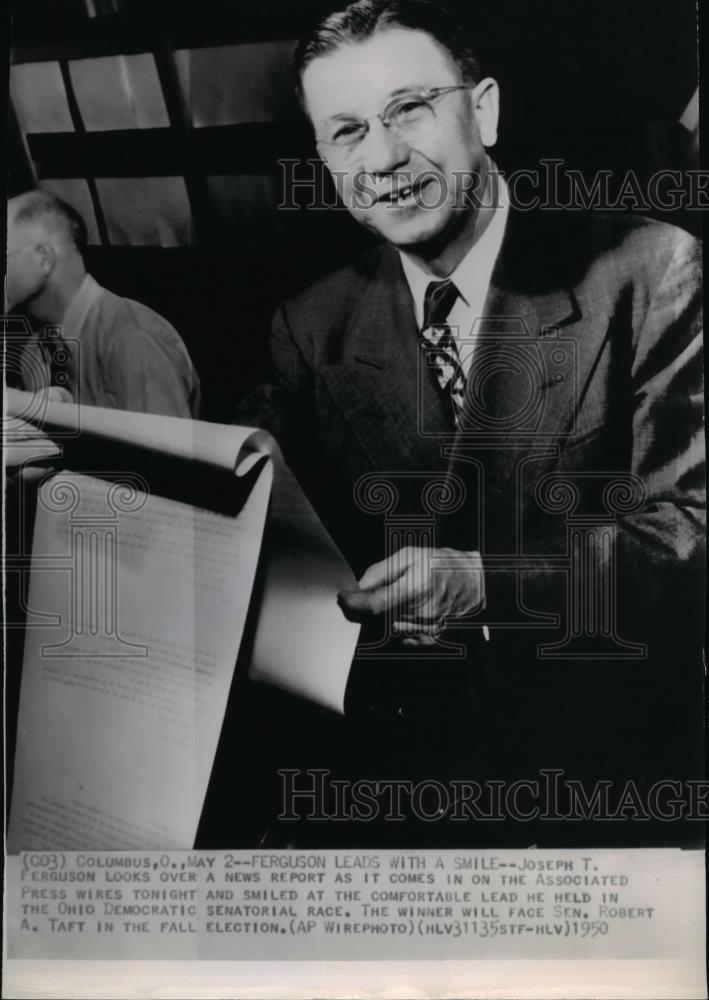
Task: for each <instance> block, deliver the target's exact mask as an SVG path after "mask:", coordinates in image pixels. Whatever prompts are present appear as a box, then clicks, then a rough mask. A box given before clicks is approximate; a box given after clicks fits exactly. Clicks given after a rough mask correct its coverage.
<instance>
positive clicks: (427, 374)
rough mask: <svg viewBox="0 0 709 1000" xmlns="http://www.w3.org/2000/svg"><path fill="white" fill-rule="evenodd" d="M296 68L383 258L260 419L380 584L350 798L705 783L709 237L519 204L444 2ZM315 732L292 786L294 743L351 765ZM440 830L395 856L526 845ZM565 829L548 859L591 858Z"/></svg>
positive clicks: (328, 36) (245, 415) (400, 7)
mask: <svg viewBox="0 0 709 1000" xmlns="http://www.w3.org/2000/svg"><path fill="white" fill-rule="evenodd" d="M296 69H297V72H298V80H299V94H300V97H301V100H302V104H303V107H304V109H305V111H306V113H307V115H308V117H309V119H310V121H311V123H312V125H313V129H314V132H315V137H316V142H317V148H318V151H319V153H320V155H321V157H322V158H323V159H324V160H325V162H326V163H327V166H328V167H329V169H330V170H331V172H332V174H333V178H334V180H335V183H336V185H337V189H338V192H339V195H340V197H341V199H342V201H343V202H344V204H345V205H346V206H347V208H348V209H349V211H350V212H351V213H352V215H353V216H354V217H355V218H356V219H357V220H358V221H359V222H360V223H362V224H363V225H364V226H366V227H368V228H369V229H371V230H373V231H374V232H376V233H378V234H379V235H380V236H381V237H382V238H383V241H384V242H383V244H382V245H381V246H380V247H378V248H377V249H376V250H375V251H374V252H372V253H370V254H369V255H367V256H366V257H364V258H363V259H360V260H358V261H356V262H355V263H354V264H352V265H351V266H350V267H348V268H345V269H344V270H343V271H340V272H338V273H337V274H334V275H332V276H329V277H327V278H325V279H324V280H322V281H321V282H319V283H318V284H317V285H315V286H314V287H313V288H311V289H309V290H308V291H306V292H305V293H304V294H302V295H300V296H299V297H297V298H296V299H294V300H293V301H290V302H287V303H285V304H284V305H283V306H281V307H280V308H279V310H278V311H277V314H276V318H275V321H274V325H273V330H272V336H271V359H272V375H271V378H270V380H269V381H268V382H267V383H266V384H264V385H262V386H260V387H259V388H258V389H257V390H256V391H255V392H254V393H253V394H252V395H251V396H250V397H249V398H247V400H245V401H244V403H243V404H242V407H241V408H240V415H239V419H240V421H242V422H245V423H246V422H248V421H256V422H258V423H259V424H260V425H262V426H265V427H267V428H268V429H269V430H270V431H271V432H272V433H273V434H274V436H275V437H276V438H277V440H278V441H279V442H280V444H281V446H282V448H283V450H284V453H285V456H286V458H287V460H288V461H289V463H290V464H291V465H292V467H293V468H294V469H295V470H296V472H297V473H298V475H299V477H300V478H301V480H302V482H303V483H304V485H305V486H306V488H307V489H308V490H309V492H310V494H311V497H312V499H313V501H314V504H315V506H316V508H317V509H318V511H319V513H320V514H321V516H322V518H323V520H324V522H325V524H326V525H327V527H328V528H329V529H330V531H331V533H332V534H333V537H334V538H335V540H336V541H337V542H338V544H339V545H340V546H341V548H342V549H343V551H344V553H345V555H346V556H347V557H348V558H349V559H350V561H351V563H352V565H353V567H354V569H355V571H356V572H357V574H358V579H359V586H358V589H356V590H355V591H352V592H346V593H343V594H341V595H340V598H339V600H340V604H341V607H342V610H343V613H344V614H346V615H347V616H348V617H351V618H354V619H356V620H359V621H361V622H362V623H363V626H364V627H363V633H362V643H361V646H360V653H359V656H358V658H357V660H356V662H355V665H354V667H353V671H352V674H351V679H350V685H349V691H348V719H347V721H346V722H345V723H344V724H343V727H342V729H341V731H340V733H339V735H337V736H336V737H334V738H335V739H336V741H337V746H338V748H339V749H338V751H337V753H338V754H339V760H340V763H341V770H340V771H337V768H335V769H334V770H335V772H336V773H340V774H344V775H345V776H347V775H349V776H351V777H352V776H354V777H357V776H358V777H362V776H365V777H371V778H375V777H376V776H377V775H378V776H379V777H381V776H382V775H388V776H389V777H401V776H402V775H404V774H407V775H409V776H412V775H413V776H414V778H418V779H422V778H423V777H425V776H428V777H432V776H433V777H436V776H437V777H438V778H443V777H445V778H446V779H450V778H460V779H465V778H473V777H475V778H480V777H483V776H493V775H497V776H498V777H500V778H501V779H502V780H503V783H506V787H508V786H509V783H510V782H512V781H513V780H519V779H526V778H529V777H530V772H534V769H535V768H537V769H538V768H547V769H555V768H556V769H559V770H562V769H563V770H565V771H566V772H567V773H571V774H575V775H576V776H577V777H580V778H581V779H583V780H588V781H590V782H592V781H593V780H595V779H597V778H600V777H603V776H610V777H611V778H615V779H616V780H620V778H624V779H627V778H634V779H637V780H638V781H642V780H644V781H645V782H646V783H651V782H652V781H653V780H654V779H656V778H658V777H662V778H668V779H673V778H676V779H681V778H683V777H686V776H687V775H688V774H689V773H690V772H691V773H694V772H692V768H694V767H695V765H697V762H698V760H700V747H699V744H698V742H697V740H698V738H699V734H700V726H701V721H700V720H701V710H700V690H701V688H700V673H701V671H700V666H699V659H698V657H697V655H696V654H697V647H698V641H699V637H700V634H701V613H700V610H699V609H700V608H701V581H702V555H701V546H702V538H703V523H704V522H703V509H704V508H703V484H704V480H703V449H702V437H701V363H700V343H701V340H700V337H701V332H700V331H701V326H700V305H701V300H700V291H699V288H700V286H699V253H698V248H697V245H696V243H695V241H694V240H693V239H692V238H691V237H690V236H689V235H687V234H686V233H684V232H682V231H680V230H677V229H675V228H673V227H670V226H666V225H664V224H660V223H653V222H649V221H647V220H644V219H639V218H635V219H629V218H622V217H607V218H593V217H580V216H573V217H572V218H571V219H569V218H561V217H558V216H557V215H556V214H553V215H549V216H548V217H544V216H542V217H541V218H535V217H533V216H532V214H530V213H525V212H522V211H518V210H516V209H515V207H514V206H510V205H509V204H508V200H507V196H506V189H505V184H504V180H503V179H502V177H501V176H500V174H499V173H498V172H497V170H496V169H495V166H494V163H493V161H492V160H491V159H490V157H489V154H488V149H489V148H490V147H492V146H493V145H494V143H495V141H496V131H497V118H498V88H497V84H496V82H495V81H494V80H493V79H492V78H490V77H484V76H482V74H481V73H480V70H479V68H478V65H477V62H476V59H475V57H474V55H473V53H472V52H471V50H470V48H469V46H468V44H467V42H466V40H465V39H464V37H463V35H462V33H461V32H460V31H459V29H458V28H457V26H456V25H455V24H454V23H453V22H452V20H451V19H450V17H449V16H448V15H447V14H446V12H445V11H444V10H442V9H441V8H440V7H439V6H438V5H436V4H430V3H427V2H423V0H400V2H397V0H357V2H355V3H353V4H351V5H350V6H349V7H347V8H346V9H344V10H342V11H338V12H336V13H334V14H331V15H328V16H327V17H326V18H324V19H323V20H322V21H321V22H320V24H319V25H318V26H317V27H316V28H315V29H314V31H313V33H312V34H311V35H310V36H309V37H308V38H307V39H305V40H304V41H303V42H302V43H301V45H300V46H299V49H298V50H297V54H296ZM323 641H327V638H326V637H323ZM670 663H672V664H673V667H672V669H671V670H670V667H669V664H670ZM283 718H284V719H286V720H288V718H291V719H295V718H297V713H294V712H292V710H291V709H290V708H288V707H286V708H285V710H284V711H283ZM285 725H287V722H286V723H285ZM323 725H327V726H328V727H329V726H330V725H331V723H329V722H328V723H323ZM659 727H662V729H661V732H662V737H659V736H658V731H659ZM302 732H303V728H302V725H301V724H300V723H295V722H294V723H293V724H292V725H291V727H290V728H289V729H288V735H287V737H286V738H284V740H283V743H282V746H281V749H280V750H279V751H278V752H276V753H274V757H273V760H274V766H288V764H287V759H288V757H287V753H288V751H287V750H286V749H285V747H286V746H288V747H290V749H291V751H292V753H293V755H294V756H293V757H292V758H291V759H296V758H297V759H299V760H302V761H304V762H307V765H308V766H309V767H311V768H312V767H317V766H322V767H329V766H330V760H329V759H328V752H326V751H324V750H323V749H322V746H323V742H324V741H325V740H327V742H328V747H329V750H330V751H332V746H333V744H332V739H331V737H332V734H331V732H330V730H329V729H328V733H327V736H323V731H322V730H318V729H317V727H314V728H311V729H310V732H311V733H314V734H315V735H314V736H313V745H312V746H309V747H306V746H305V744H304V742H303V735H302ZM343 733H344V735H343ZM297 744H299V745H300V746H301V750H302V756H301V757H298V754H297V751H295V750H294V749H293V747H294V745H297ZM658 746H661V748H662V749H661V752H659V753H658V752H657V751H658ZM336 756H337V754H336ZM368 768H369V770H368ZM377 768H378V770H377ZM303 781H305V779H303ZM303 781H301V783H300V785H301V786H303ZM305 783H306V784H307V781H306V782H305ZM591 791H592V789H591ZM449 805H450V802H446V803H444V805H443V807H442V808H441V810H440V813H441V815H444V814H446V816H447V817H448V818H449V817H450V810H449V809H448V806H449ZM404 811H405V812H406V810H404ZM413 812H415V813H416V812H417V816H416V817H414V819H418V820H419V822H418V823H416V822H413V823H411V824H408V823H407V821H408V819H410V818H411V817H410V815H409V814H407V820H405V821H404V823H403V826H401V825H400V824H397V823H393V824H392V823H389V824H388V825H387V824H386V822H385V823H384V824H383V825H381V826H380V827H378V828H377V833H376V835H372V836H371V838H370V841H369V842H374V843H387V842H389V843H391V842H392V838H393V842H395V843H397V844H399V843H410V844H421V843H428V842H430V843H433V842H435V843H457V842H463V843H472V842H485V841H486V840H487V838H490V842H493V843H498V844H499V842H500V841H499V839H497V838H499V831H498V829H497V826H496V825H495V826H494V827H493V826H490V825H488V827H486V828H485V829H484V831H483V832H481V831H482V830H483V828H482V827H479V828H478V830H477V832H476V833H475V834H473V832H472V828H471V826H470V824H467V825H466V824H462V825H461V824H458V825H457V826H456V824H455V823H454V822H448V823H447V825H446V823H445V822H442V823H436V822H433V819H438V818H439V817H438V816H437V815H435V813H436V810H434V815H433V817H432V816H431V815H430V814H429V815H427V816H425V817H423V816H422V810H421V809H419V810H418V811H417V810H416V809H414V810H413ZM306 826H307V824H306ZM316 827H317V830H318V831H322V829H323V825H322V824H321V825H320V826H318V825H317V824H312V823H311V826H310V829H309V830H307V831H306V833H305V834H303V835H302V842H303V843H313V842H317V836H318V835H319V834H318V833H316V832H313V831H315V829H316ZM444 827H445V832H443V829H444ZM404 828H406V831H407V832H404V833H402V830H403V829H404ZM343 829H344V830H347V832H346V833H345V834H344V835H343V837H342V840H343V841H344V842H347V843H351V844H358V843H366V842H367V834H366V832H365V830H364V824H362V823H360V824H359V826H357V825H356V824H355V825H350V826H349V827H348V826H347V825H346V824H345V825H344V826H343V824H342V823H340V826H339V827H337V824H336V823H331V824H330V825H329V827H327V834H323V835H322V837H323V839H324V840H325V841H327V838H328V836H332V835H334V833H335V832H337V831H338V830H339V831H340V832H341V831H342V830H343ZM559 829H561V828H557V827H555V826H553V824H548V825H547V826H546V827H543V828H542V832H541V834H540V833H535V838H536V840H537V842H540V841H542V840H543V839H544V837H545V836H546V837H547V840H548V842H553V840H554V836H556V838H557V840H558V841H559V842H568V830H569V829H571V828H570V827H569V826H568V824H567V826H566V827H565V828H564V829H563V830H562V832H561V833H560V832H559ZM625 829H626V835H627V824H626V828H625ZM493 830H494V832H493ZM551 830H555V831H556V834H552V833H550V832H549V833H547V831H551ZM520 831H521V832H520ZM531 836H532V835H531V834H530V833H529V830H528V828H526V827H524V828H522V827H520V826H519V825H518V827H517V831H516V832H515V833H514V834H512V835H511V839H510V842H517V841H519V842H525V838H529V837H531ZM622 836H623V834H622V832H621V831H620V830H619V826H618V824H616V826H615V827H613V829H612V832H611V833H610V834H609V837H610V839H611V841H612V842H617V841H618V840H619V839H622ZM313 837H315V838H316V839H315V840H313ZM582 839H583V838H582ZM589 839H592V838H588V837H587V841H588V840H589ZM631 839H632V836H631Z"/></svg>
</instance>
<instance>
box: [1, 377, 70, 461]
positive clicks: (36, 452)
mask: <svg viewBox="0 0 709 1000" xmlns="http://www.w3.org/2000/svg"><path fill="white" fill-rule="evenodd" d="M5 399H6V407H7V411H8V415H7V416H5V417H4V419H3V445H4V449H3V464H4V465H5V470H6V475H7V477H8V479H10V480H12V479H14V478H15V477H17V476H21V477H22V478H23V479H25V480H32V479H38V478H39V477H40V476H43V475H44V474H45V473H46V471H47V466H51V464H52V463H53V461H54V460H55V459H56V458H57V457H58V456H60V455H61V448H60V447H59V445H58V444H56V443H55V442H54V441H52V440H51V438H50V437H49V436H48V435H47V434H46V433H45V432H44V431H43V430H42V429H41V428H39V427H37V426H36V425H35V424H34V423H32V422H31V421H29V420H24V419H23V418H22V416H11V415H9V414H13V413H17V414H25V415H29V414H38V413H41V412H42V408H43V403H44V402H47V401H49V402H54V403H67V402H69V403H70V402H72V398H71V395H70V393H69V392H67V390H66V389H62V388H60V387H59V386H51V387H48V388H46V389H43V390H41V391H40V392H37V393H29V392H23V391H21V390H19V389H7V388H6V389H5Z"/></svg>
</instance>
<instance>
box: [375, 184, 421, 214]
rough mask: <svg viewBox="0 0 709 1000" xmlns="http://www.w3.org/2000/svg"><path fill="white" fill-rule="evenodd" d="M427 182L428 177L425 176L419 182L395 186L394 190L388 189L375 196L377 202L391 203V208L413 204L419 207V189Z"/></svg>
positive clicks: (407, 206)
mask: <svg viewBox="0 0 709 1000" xmlns="http://www.w3.org/2000/svg"><path fill="white" fill-rule="evenodd" d="M429 183H430V178H427V179H426V180H424V181H421V182H419V183H415V184H407V185H405V186H404V187H400V188H397V189H396V191H389V192H387V194H383V195H380V196H379V198H377V204H384V205H391V206H392V207H393V208H411V207H412V206H414V205H417V206H419V207H421V205H422V203H421V191H423V190H424V188H426V187H427V186H428V184H429Z"/></svg>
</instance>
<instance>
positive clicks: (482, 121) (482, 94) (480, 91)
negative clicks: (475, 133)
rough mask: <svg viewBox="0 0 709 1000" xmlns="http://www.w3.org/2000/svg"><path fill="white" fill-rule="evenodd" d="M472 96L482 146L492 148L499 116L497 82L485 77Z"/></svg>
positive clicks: (495, 139) (495, 140) (498, 89)
mask: <svg viewBox="0 0 709 1000" xmlns="http://www.w3.org/2000/svg"><path fill="white" fill-rule="evenodd" d="M472 96H473V101H474V104H473V107H474V109H475V119H476V121H477V123H478V128H479V130H480V138H481V139H482V142H483V146H494V145H495V143H496V142H497V121H498V118H499V114H500V88H499V87H498V86H497V81H496V80H493V78H492V77H491V76H486V77H485V79H484V80H481V81H480V83H478V84H477V85H476V87H475V89H474V90H473V94H472Z"/></svg>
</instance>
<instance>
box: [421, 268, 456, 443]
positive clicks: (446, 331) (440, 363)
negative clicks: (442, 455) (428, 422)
mask: <svg viewBox="0 0 709 1000" xmlns="http://www.w3.org/2000/svg"><path fill="white" fill-rule="evenodd" d="M457 298H458V289H457V288H456V287H455V285H454V284H453V282H452V281H450V279H448V280H446V281H432V282H431V283H430V285H429V286H428V288H427V289H426V295H425V298H424V303H423V330H422V331H421V333H422V336H423V338H424V340H425V341H426V344H427V345H429V350H428V351H427V355H428V361H429V364H431V365H433V367H434V368H435V371H436V376H437V378H438V384H439V385H440V387H441V389H443V390H444V392H447V394H448V396H449V397H450V400H451V403H452V405H453V417H454V419H455V422H456V424H457V423H458V421H459V419H460V414H461V410H462V408H463V397H464V395H465V372H464V371H463V367H462V365H461V363H460V357H459V355H458V348H457V347H456V343H455V339H454V337H453V334H452V332H451V328H450V326H448V323H447V322H446V320H447V319H448V314H449V313H450V311H451V309H452V308H453V304H454V303H455V300H456V299H457Z"/></svg>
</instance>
